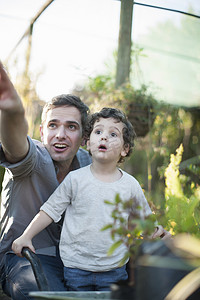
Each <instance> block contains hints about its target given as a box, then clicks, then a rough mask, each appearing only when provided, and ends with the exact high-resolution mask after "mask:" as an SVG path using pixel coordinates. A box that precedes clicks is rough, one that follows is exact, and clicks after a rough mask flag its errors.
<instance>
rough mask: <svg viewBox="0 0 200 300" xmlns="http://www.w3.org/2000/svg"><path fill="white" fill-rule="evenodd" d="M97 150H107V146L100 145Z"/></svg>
mask: <svg viewBox="0 0 200 300" xmlns="http://www.w3.org/2000/svg"><path fill="white" fill-rule="evenodd" d="M99 150H100V151H106V150H107V147H106V146H105V145H100V146H99Z"/></svg>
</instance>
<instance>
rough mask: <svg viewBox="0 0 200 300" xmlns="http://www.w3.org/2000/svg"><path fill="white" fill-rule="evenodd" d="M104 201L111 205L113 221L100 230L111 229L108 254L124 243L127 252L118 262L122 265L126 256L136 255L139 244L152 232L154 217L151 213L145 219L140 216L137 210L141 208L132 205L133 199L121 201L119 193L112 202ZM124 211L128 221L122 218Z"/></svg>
mask: <svg viewBox="0 0 200 300" xmlns="http://www.w3.org/2000/svg"><path fill="white" fill-rule="evenodd" d="M105 203H106V204H108V205H112V206H113V211H112V219H113V222H112V223H110V224H107V225H105V226H104V227H103V228H102V230H108V229H111V236H112V239H113V241H114V242H113V245H112V246H111V247H110V249H109V250H108V255H112V253H113V252H114V251H115V250H116V249H117V248H118V247H119V246H120V245H121V244H124V245H126V247H127V252H126V253H125V256H124V257H123V259H122V261H121V264H120V265H123V264H124V263H125V262H126V260H127V258H128V257H135V256H136V253H137V250H138V247H139V245H140V244H141V243H142V241H143V240H144V239H148V237H149V236H150V235H151V234H152V233H153V232H154V228H155V226H156V217H155V215H154V214H152V215H150V216H148V217H147V218H146V219H143V218H140V217H139V214H138V212H139V210H140V209H141V208H140V207H134V200H133V199H130V200H129V201H123V200H122V199H121V198H120V196H119V194H117V195H116V197H115V201H114V202H110V201H105ZM124 212H127V213H128V215H129V219H128V222H127V219H126V218H124Z"/></svg>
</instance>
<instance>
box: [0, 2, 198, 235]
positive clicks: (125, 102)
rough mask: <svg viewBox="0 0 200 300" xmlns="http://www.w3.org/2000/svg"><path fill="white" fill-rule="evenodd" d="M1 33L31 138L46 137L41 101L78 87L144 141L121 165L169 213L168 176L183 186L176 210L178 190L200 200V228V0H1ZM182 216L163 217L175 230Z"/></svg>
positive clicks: (0, 54)
mask: <svg viewBox="0 0 200 300" xmlns="http://www.w3.org/2000/svg"><path fill="white" fill-rule="evenodd" d="M0 36H1V46H0V59H1V60H2V62H3V63H4V64H5V65H6V67H7V70H8V72H9V74H10V77H11V79H12V81H13V83H14V85H15V87H16V88H17V90H18V92H19V94H20V96H21V97H22V99H23V102H24V105H25V108H26V114H27V118H28V122H29V128H30V129H29V135H30V136H31V137H33V138H37V139H39V138H40V137H39V124H40V115H41V109H42V106H43V104H44V103H45V102H46V101H48V100H50V99H51V98H52V97H53V96H56V95H59V94H63V93H74V94H77V95H78V96H80V97H81V99H82V100H83V101H85V102H86V103H87V104H88V105H89V106H90V109H91V111H95V110H98V109H100V108H101V107H103V106H116V107H118V108H121V109H123V110H124V111H125V112H126V113H127V114H128V117H129V119H130V121H131V122H132V124H133V125H134V128H135V131H136V133H137V136H138V138H137V140H136V144H135V148H134V151H133V154H132V155H131V157H130V158H129V159H128V160H127V161H126V162H125V163H124V165H123V166H121V167H123V168H124V169H125V170H127V171H128V172H130V173H131V174H132V175H133V176H135V177H136V178H137V179H138V180H139V182H140V184H141V185H142V187H143V188H144V192H145V194H146V196H147V199H148V201H149V203H150V204H151V207H152V209H153V210H154V211H155V212H157V213H158V214H160V216H161V217H162V216H163V215H164V214H165V212H166V209H168V211H169V206H170V205H169V203H170V202H169V198H170V197H171V196H172V195H171V196H170V195H169V191H168V190H167V188H168V185H169V181H170V180H171V181H170V182H171V183H170V184H171V185H172V186H171V191H177V190H179V192H180V191H181V196H180V193H178V192H177V194H176V192H173V193H172V194H173V201H174V207H176V211H177V209H178V208H177V206H176V204H177V203H179V202H180V197H182V198H184V197H185V198H184V201H185V203H190V200H191V199H193V198H195V199H197V200H198V201H196V202H195V203H196V204H195V206H194V209H193V212H194V211H195V216H194V213H191V212H190V215H191V216H192V218H193V219H194V224H196V225H197V224H198V226H199V224H200V223H199V217H197V216H196V215H198V214H197V213H196V212H199V208H200V206H199V201H200V193H199V184H200V167H199V165H200V137H199V132H200V71H199V70H200V39H199V36H200V1H197V0H146V1H145V0H141V1H137V2H133V1H132V0H122V1H120V0H52V1H46V0H34V1H32V0H6V1H5V0H0ZM180 145H182V146H183V148H179V147H180ZM178 148H179V150H180V149H182V150H180V151H179V152H178V154H177V152H176V150H177V149H178ZM176 154H177V155H178V157H177V156H176ZM174 155H175V156H174ZM175 158H177V160H176V159H175ZM170 159H171V164H170ZM169 166H170V167H171V169H170V170H171V173H170V172H169V168H168V167H169ZM167 168H168V169H167ZM166 170H168V171H166ZM1 173H2V177H3V170H2V172H1ZM173 184H174V186H173ZM175 184H176V186H175ZM177 205H178V204H177ZM172 214H175V212H174V210H173V212H172ZM187 214H188V207H187V205H185V208H184V211H183V212H182V216H183V215H185V216H186V215H187ZM179 215H180V214H179ZM176 218H178V216H175V215H173V216H168V221H167V220H165V221H163V222H165V223H166V226H168V228H169V229H170V230H171V231H174V232H176V231H177V230H181V229H178V227H177V226H176V224H177V222H178V220H177V219H176ZM169 220H170V222H169ZM172 221H173V222H174V223H173V222H172ZM188 222H189V221H188ZM190 223H191V222H190ZM194 224H193V225H194ZM193 225H192V226H193ZM193 227H194V226H193Z"/></svg>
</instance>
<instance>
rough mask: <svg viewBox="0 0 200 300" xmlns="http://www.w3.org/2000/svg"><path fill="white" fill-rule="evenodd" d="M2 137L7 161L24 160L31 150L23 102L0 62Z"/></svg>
mask: <svg viewBox="0 0 200 300" xmlns="http://www.w3.org/2000/svg"><path fill="white" fill-rule="evenodd" d="M0 111H1V118H0V137H1V143H2V147H3V151H4V153H5V156H6V159H7V160H8V161H9V162H10V163H15V162H18V161H20V160H22V159H23V158H24V157H25V156H26V154H27V152H28V149H29V143H28V140H27V133H28V123H27V120H26V118H25V111H24V107H23V104H22V101H21V99H20V97H19V95H18V94H17V91H16V89H15V88H14V86H13V84H12V82H11V80H10V79H9V76H8V74H7V72H6V70H5V69H4V67H3V64H2V63H1V62H0Z"/></svg>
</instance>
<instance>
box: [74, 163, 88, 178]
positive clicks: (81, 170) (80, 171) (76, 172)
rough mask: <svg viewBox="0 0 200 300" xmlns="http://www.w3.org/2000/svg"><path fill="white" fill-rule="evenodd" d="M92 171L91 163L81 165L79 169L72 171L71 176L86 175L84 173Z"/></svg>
mask: <svg viewBox="0 0 200 300" xmlns="http://www.w3.org/2000/svg"><path fill="white" fill-rule="evenodd" d="M89 171H90V165H87V166H85V167H81V168H79V169H76V170H73V171H70V175H71V176H74V177H75V176H85V175H84V174H87V173H88V172H89Z"/></svg>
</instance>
